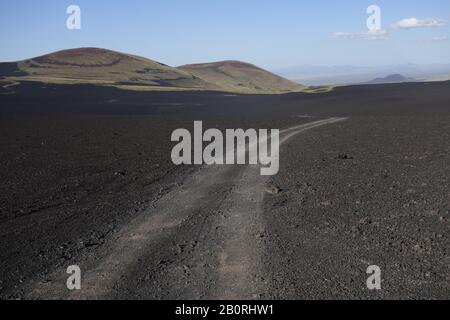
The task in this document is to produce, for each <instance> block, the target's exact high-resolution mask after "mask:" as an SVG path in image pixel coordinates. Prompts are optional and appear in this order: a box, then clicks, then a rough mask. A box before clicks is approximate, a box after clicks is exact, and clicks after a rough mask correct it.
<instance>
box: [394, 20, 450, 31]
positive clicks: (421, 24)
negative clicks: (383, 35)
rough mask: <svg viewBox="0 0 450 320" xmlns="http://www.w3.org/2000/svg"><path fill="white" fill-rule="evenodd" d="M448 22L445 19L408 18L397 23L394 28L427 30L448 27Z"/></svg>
mask: <svg viewBox="0 0 450 320" xmlns="http://www.w3.org/2000/svg"><path fill="white" fill-rule="evenodd" d="M447 23H448V22H447V20H443V19H423V20H420V19H416V18H408V19H402V20H400V21H397V22H396V23H394V24H393V25H392V26H393V27H394V28H398V29H411V28H425V27H443V26H446V25H447Z"/></svg>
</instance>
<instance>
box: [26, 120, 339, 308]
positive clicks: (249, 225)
mask: <svg viewBox="0 0 450 320" xmlns="http://www.w3.org/2000/svg"><path fill="white" fill-rule="evenodd" d="M344 120H346V118H330V119H325V120H320V121H316V122H312V123H307V124H302V125H299V126H296V127H292V128H289V129H286V130H283V131H281V132H280V145H281V144H283V143H284V142H286V141H287V140H288V139H290V138H292V137H293V136H294V135H296V134H299V133H301V132H304V131H307V130H310V129H313V128H316V127H320V126H323V125H327V124H333V123H337V122H340V121H344ZM259 169H260V168H259V166H258V165H247V166H227V165H212V166H205V167H202V168H201V169H200V170H198V171H197V172H196V173H195V174H193V175H192V176H190V177H189V178H188V179H187V180H186V181H185V182H184V183H183V185H181V186H179V187H176V188H174V189H173V190H172V191H170V192H169V193H168V194H166V195H165V196H163V197H162V198H161V199H160V200H159V201H158V202H157V203H155V205H154V207H153V208H150V209H148V210H147V211H146V212H145V213H144V214H142V215H140V216H139V217H137V218H136V219H135V220H134V221H132V223H130V224H129V225H127V226H126V227H125V228H123V229H122V230H121V231H120V232H119V233H118V234H117V235H116V236H115V239H114V240H113V241H112V242H111V243H110V244H106V245H105V246H104V247H103V248H102V249H101V250H102V252H101V253H99V255H100V259H98V261H99V262H96V263H94V264H92V265H87V264H86V265H80V267H81V270H82V289H81V290H79V291H74V292H69V291H68V290H67V288H66V277H67V275H66V274H65V270H61V272H60V273H58V275H55V276H54V277H53V278H54V280H53V281H51V282H48V283H45V284H44V283H37V284H34V285H33V290H32V294H31V297H32V298H45V299H48V298H67V299H98V298H123V299H127V298H138V299H139V298H142V299H145V298H148V299H153V298H154V299H198V298H203V299H257V298H259V297H260V293H261V292H263V291H264V287H265V285H264V281H265V280H264V279H263V278H262V277H261V274H262V265H261V263H260V261H261V259H260V257H261V256H262V254H261V253H262V250H264V246H263V243H262V242H261V241H260V239H261V238H262V237H264V225H263V219H262V218H261V217H262V214H263V212H262V208H261V205H262V202H263V199H264V193H265V186H266V183H267V181H268V177H265V176H261V175H260V172H259ZM180 243H181V245H180ZM174 252H175V254H174Z"/></svg>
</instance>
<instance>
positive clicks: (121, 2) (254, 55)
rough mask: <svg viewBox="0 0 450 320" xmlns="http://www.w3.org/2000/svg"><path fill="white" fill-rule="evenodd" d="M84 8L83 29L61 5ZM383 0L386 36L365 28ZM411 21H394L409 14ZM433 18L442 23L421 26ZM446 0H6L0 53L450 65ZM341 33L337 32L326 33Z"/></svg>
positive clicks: (2, 57) (270, 63) (0, 14)
mask: <svg viewBox="0 0 450 320" xmlns="http://www.w3.org/2000/svg"><path fill="white" fill-rule="evenodd" d="M71 4H76V5H78V6H80V8H81V14H82V15H81V19H82V20H81V23H82V24H81V26H82V29H81V30H73V31H70V30H68V29H67V28H66V19H67V17H68V15H67V13H66V8H67V7H68V6H69V5H71ZM371 4H376V5H378V6H379V7H380V8H381V17H382V28H383V29H384V30H386V32H387V36H386V37H385V38H384V39H379V40H369V39H365V38H364V37H361V36H360V37H358V36H355V37H352V35H354V34H356V35H358V34H359V35H361V34H364V33H365V32H367V26H366V20H367V18H368V15H367V14H366V9H367V7H368V6H369V5H371ZM413 17H414V18H416V19H418V20H417V21H418V22H419V23H418V24H417V27H414V28H408V29H404V28H393V27H392V24H394V23H396V22H398V21H400V20H402V19H407V18H413ZM427 21H428V22H430V21H440V23H439V26H435V27H425V26H422V27H421V26H420V25H424V24H426V23H425V22H427ZM447 21H450V1H448V0H371V1H365V0H342V1H334V0H328V1H325V0H314V1H303V0H270V1H269V0H258V1H254V0H245V1H244V0H161V1H153V0H114V1H111V0H109V1H108V0H95V1H93V0H71V1H65V0H58V1H56V0H40V1H30V0H14V1H12V0H4V1H0V37H1V39H2V41H1V42H2V44H1V50H0V61H14V60H20V59H25V58H30V57H33V56H37V55H41V54H44V53H48V52H52V51H56V50H61V49H67V48H75V47H85V46H95V47H103V48H108V49H114V50H118V51H123V52H127V53H133V54H138V55H142V56H145V57H148V58H151V59H155V60H158V61H161V62H163V63H166V64H169V65H173V66H177V65H181V64H185V63H195V62H207V61H217V60H225V59H234V60H243V61H248V62H251V63H254V64H257V65H260V66H262V67H265V68H269V69H276V68H282V67H289V66H298V65H305V64H309V65H367V66H381V65H390V64H405V63H417V64H431V63H439V64H440V63H450V27H449V26H448V23H447ZM336 32H342V33H343V34H341V36H339V37H337V36H333V34H335V33H336Z"/></svg>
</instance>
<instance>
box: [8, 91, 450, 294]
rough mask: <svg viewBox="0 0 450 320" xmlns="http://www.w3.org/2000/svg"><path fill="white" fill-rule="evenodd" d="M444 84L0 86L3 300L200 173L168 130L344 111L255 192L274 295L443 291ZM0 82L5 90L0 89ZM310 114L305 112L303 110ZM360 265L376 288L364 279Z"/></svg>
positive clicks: (448, 113) (447, 109) (271, 124)
mask: <svg viewBox="0 0 450 320" xmlns="http://www.w3.org/2000/svg"><path fill="white" fill-rule="evenodd" d="M449 90H450V83H445V82H444V83H430V84H422V83H417V84H399V85H377V86H359V87H345V88H339V89H337V90H336V91H335V92H332V93H326V94H320V95H305V94H287V95H279V96H277V95H268V96H253V95H248V96H230V95H225V94H223V93H213V92H210V93H208V92H205V93H200V92H194V93H186V92H179V93H175V92H155V93H145V92H127V91H121V90H117V89H112V88H95V87H91V86H54V85H47V86H43V85H35V84H23V85H21V86H18V87H14V91H16V93H15V94H0V168H1V171H0V181H1V182H0V248H1V249H0V270H1V275H0V298H6V299H11V298H20V297H23V296H24V295H25V294H26V292H23V290H24V289H23V287H24V286H23V285H24V284H26V283H28V282H29V281H31V280H40V281H45V279H46V277H47V276H48V275H49V274H50V273H51V272H52V271H53V270H55V269H56V268H57V267H59V266H64V265H66V264H70V263H71V262H73V261H83V260H89V259H92V258H93V257H95V255H96V253H97V252H98V251H101V249H102V247H103V245H104V244H105V243H107V242H108V240H109V238H110V237H111V235H113V234H114V233H115V232H117V231H118V230H119V229H120V228H121V227H122V226H123V225H125V224H126V223H127V222H128V221H130V220H131V219H132V218H133V217H135V216H137V215H138V214H139V213H141V212H142V211H143V210H145V209H146V208H147V207H148V206H150V205H152V203H153V202H155V201H156V200H157V199H158V198H159V197H161V195H163V194H164V193H166V192H168V191H169V190H170V189H171V188H173V187H174V186H176V185H178V184H180V183H181V182H182V180H183V178H184V177H185V176H186V175H187V174H189V173H191V172H193V171H194V170H196V168H193V167H175V166H173V165H172V164H171V161H170V150H171V147H172V144H171V143H170V134H171V132H172V131H173V130H174V129H176V128H180V127H183V128H191V127H192V124H193V121H194V120H203V121H204V123H205V127H218V128H237V127H243V128H247V127H253V128H285V127H289V126H292V125H295V124H298V123H303V122H307V121H314V120H317V119H322V118H329V117H333V116H345V117H349V120H347V121H346V122H342V123H339V124H336V125H333V126H330V127H321V128H318V129H314V130H311V131H309V132H307V133H305V134H302V135H299V136H297V137H295V138H293V139H292V140H291V141H290V142H289V143H288V144H287V145H285V146H284V147H283V149H282V153H281V170H280V174H279V175H278V176H276V177H275V178H274V179H273V180H274V183H276V184H277V185H279V186H280V188H281V189H282V190H283V191H282V192H281V193H279V194H277V195H268V196H266V200H265V205H264V207H265V213H266V214H265V219H266V226H267V228H266V231H265V232H266V236H265V238H264V242H263V243H264V246H265V248H266V251H265V252H266V255H265V256H264V257H263V260H264V265H265V267H266V272H267V278H268V280H267V281H268V282H269V289H270V290H268V292H267V294H266V295H265V296H263V297H268V298H288V299H295V298H449V295H448V293H449V292H450V290H449V274H450V273H449V269H448V268H449V260H448V249H449V241H448V231H449V224H448V218H449V210H450V207H449V205H450V181H449V176H450V175H449V173H450V172H449V171H450V166H449V163H450V149H449V148H450V142H449V141H450V139H449V138H450V125H449V123H450V121H449V120H450V94H449V92H450V91H449ZM0 93H2V92H0ZM306 116H308V117H311V118H308V117H306ZM369 264H376V265H379V266H380V267H381V268H382V270H383V288H384V290H382V291H381V292H377V293H374V292H368V291H367V289H366V288H365V287H364V283H365V280H364V279H365V278H366V277H367V275H366V274H365V269H366V268H367V266H368V265H369Z"/></svg>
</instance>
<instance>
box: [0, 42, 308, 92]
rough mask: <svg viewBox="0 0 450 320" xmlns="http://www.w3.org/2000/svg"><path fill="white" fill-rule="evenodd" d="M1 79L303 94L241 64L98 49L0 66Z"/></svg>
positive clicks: (296, 86)
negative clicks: (177, 61)
mask: <svg viewBox="0 0 450 320" xmlns="http://www.w3.org/2000/svg"><path fill="white" fill-rule="evenodd" d="M0 78H3V80H9V81H14V82H21V81H37V82H45V83H66V84H80V83H89V84H96V85H107V86H116V87H119V88H123V89H132V90H217V91H226V92H236V93H283V92H294V91H303V90H305V89H306V88H305V87H304V86H302V85H300V84H298V83H295V82H293V81H290V80H287V79H284V78H282V77H280V76H277V75H275V74H273V73H270V72H268V71H266V70H263V69H261V68H258V67H256V66H254V65H251V64H248V63H244V62H240V61H222V62H216V63H205V64H196V65H185V66H181V67H179V68H174V67H170V66H167V65H165V64H162V63H159V62H156V61H153V60H150V59H146V58H143V57H138V56H134V55H130V54H125V53H120V52H115V51H111V50H106V49H99V48H79V49H71V50H64V51H58V52H55V53H51V54H48V55H44V56H40V57H36V58H32V59H28V60H24V61H18V62H11V63H0Z"/></svg>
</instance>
